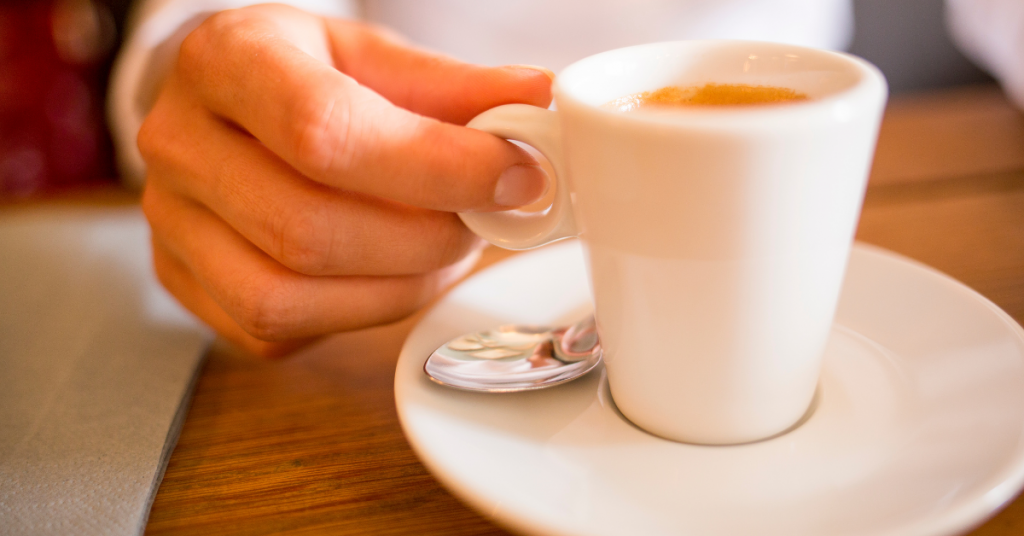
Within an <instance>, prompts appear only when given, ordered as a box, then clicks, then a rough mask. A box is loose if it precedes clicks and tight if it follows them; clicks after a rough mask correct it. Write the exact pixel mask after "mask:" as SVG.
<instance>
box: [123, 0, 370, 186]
mask: <svg viewBox="0 0 1024 536" xmlns="http://www.w3.org/2000/svg"><path fill="white" fill-rule="evenodd" d="M277 1H278V2H279V3H284V4H288V5H291V6H295V7H297V8H300V9H304V10H306V11H309V12H312V13H319V14H321V15H327V16H333V17H347V18H353V17H355V16H356V15H357V12H358V10H357V3H356V0H277ZM258 3H260V2H259V1H257V0H146V1H143V2H141V3H140V5H138V6H136V10H135V11H134V12H133V13H132V17H131V18H130V20H129V23H128V28H127V30H126V36H127V38H126V39H125V41H124V45H123V46H122V47H121V51H120V53H119V55H118V58H117V61H116V62H115V63H114V68H113V71H112V73H111V77H110V91H109V94H108V98H107V115H108V122H109V124H110V130H111V135H112V137H113V141H114V147H115V149H116V153H117V160H118V168H119V170H120V173H121V177H122V181H124V182H125V184H127V185H129V186H133V187H141V185H142V182H143V178H144V175H145V163H144V162H143V161H142V156H141V155H140V154H139V150H138V147H137V145H136V142H135V138H136V136H137V135H138V132H139V128H140V127H141V126H142V121H143V119H144V118H145V117H146V114H147V113H149V109H150V108H151V107H152V105H153V101H154V100H155V99H156V91H157V89H158V88H157V83H158V82H159V80H162V79H163V76H164V74H165V73H166V72H167V70H168V69H169V68H170V65H171V63H172V62H173V61H174V58H175V56H176V55H177V50H178V47H179V46H181V42H182V41H183V40H184V39H185V36H187V35H188V34H189V33H190V32H191V31H192V30H194V29H195V28H196V27H197V26H199V25H200V24H201V23H202V22H203V21H204V20H206V18H207V17H209V16H210V15H212V14H213V13H216V12H218V11H223V10H225V9H233V8H238V7H243V6H246V5H252V4H258Z"/></svg>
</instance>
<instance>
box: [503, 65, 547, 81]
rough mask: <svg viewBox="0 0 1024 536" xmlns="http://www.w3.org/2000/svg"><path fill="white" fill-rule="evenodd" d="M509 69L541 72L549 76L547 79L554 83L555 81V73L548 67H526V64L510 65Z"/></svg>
mask: <svg viewBox="0 0 1024 536" xmlns="http://www.w3.org/2000/svg"><path fill="white" fill-rule="evenodd" d="M509 67H511V68H513V69H530V70H531V71H540V72H542V73H544V74H545V75H547V77H548V78H550V79H551V81H552V82H553V81H554V80H555V73H554V72H553V71H552V70H551V69H548V68H547V67H541V66H539V65H526V64H519V65H509Z"/></svg>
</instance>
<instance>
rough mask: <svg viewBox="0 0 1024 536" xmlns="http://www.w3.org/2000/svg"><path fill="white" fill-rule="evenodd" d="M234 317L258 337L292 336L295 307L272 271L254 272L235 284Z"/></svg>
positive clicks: (289, 337) (287, 337)
mask: <svg viewBox="0 0 1024 536" xmlns="http://www.w3.org/2000/svg"><path fill="white" fill-rule="evenodd" d="M236 300H237V302H236V303H235V311H234V313H235V314H234V315H233V316H234V317H235V321H236V322H237V323H238V325H239V326H240V327H241V328H242V329H243V330H245V332H246V333H248V334H249V335H252V336H253V337H254V338H256V339H259V340H261V341H283V340H288V339H292V338H294V336H293V333H294V332H295V329H296V322H295V310H294V307H293V303H292V300H291V298H290V296H289V295H288V292H287V285H286V284H284V282H283V281H281V279H280V278H276V277H274V276H272V275H254V276H251V277H249V278H247V279H245V280H244V281H243V282H242V283H241V284H240V285H239V288H238V294H237V296H236Z"/></svg>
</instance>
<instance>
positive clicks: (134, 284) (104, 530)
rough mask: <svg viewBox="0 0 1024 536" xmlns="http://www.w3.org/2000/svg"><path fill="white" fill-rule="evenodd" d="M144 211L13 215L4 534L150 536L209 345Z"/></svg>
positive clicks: (1, 265)
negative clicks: (162, 269) (171, 291)
mask: <svg viewBox="0 0 1024 536" xmlns="http://www.w3.org/2000/svg"><path fill="white" fill-rule="evenodd" d="M149 247H150V246H149V234H148V229H147V227H146V224H145V221H144V220H143V218H142V215H141V213H140V211H139V210H138V208H136V207H118V208H109V207H103V208H68V207H44V208H29V209H15V210H11V211H9V212H8V213H4V214H0V532H2V533H3V534H33V535H37V534H62V535H63V534H82V535H87V534H141V533H142V531H143V529H144V528H145V525H146V518H147V516H148V514H149V507H150V505H151V504H152V501H153V497H154V495H155V494H156V489H157V487H158V486H159V484H160V479H161V478H162V476H163V471H164V468H165V466H166V464H167V459H168V457H169V456H170V453H171V451H172V450H173V448H174V444H175V442H176V441H177V437H178V432H179V430H180V428H181V424H182V421H183V420H184V415H185V413H186V411H187V408H188V402H189V399H190V396H191V390H192V386H193V383H194V380H195V377H196V374H197V371H198V369H199V365H200V363H201V360H202V357H203V354H204V351H205V349H206V347H207V345H208V343H209V341H210V333H209V332H208V331H207V330H206V329H205V328H204V327H202V325H201V324H200V323H199V322H198V321H196V320H195V319H194V318H193V317H192V316H191V315H189V314H188V313H187V312H186V311H184V310H183V309H182V308H181V307H180V306H178V304H177V303H176V302H175V301H174V300H173V299H172V298H171V297H170V296H169V295H168V294H167V293H166V292H165V291H164V290H163V289H162V288H161V287H160V285H159V283H157V281H156V280H155V278H154V275H153V270H152V267H151V263H150V249H149Z"/></svg>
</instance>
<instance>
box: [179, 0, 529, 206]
mask: <svg viewBox="0 0 1024 536" xmlns="http://www.w3.org/2000/svg"><path fill="white" fill-rule="evenodd" d="M279 7H280V9H285V8H284V7H282V6H279ZM275 24H277V23H275V22H273V21H268V20H263V19H257V20H253V19H252V17H248V16H246V12H241V11H227V12H221V13H218V14H217V15H215V16H213V17H211V18H210V19H208V20H207V22H206V23H204V24H203V25H202V26H201V27H200V28H199V29H197V30H196V31H195V32H193V33H192V34H190V35H189V37H188V38H187V39H186V40H185V42H184V43H183V44H182V47H181V53H180V56H179V61H178V64H177V65H178V67H177V72H178V74H179V75H180V76H181V77H182V80H183V83H184V84H186V85H187V86H188V87H190V88H194V89H195V91H196V92H197V94H198V95H199V98H200V100H201V101H202V103H203V104H204V105H206V106H207V107H208V108H209V109H211V110H212V111H213V112H214V113H216V114H217V115H219V116H221V117H225V118H227V119H229V120H231V121H233V122H235V123H237V124H239V125H240V126H241V127H242V128H244V129H245V130H246V131H248V132H249V133H251V134H252V135H254V136H255V137H256V138H258V139H259V140H260V141H261V142H262V143H263V144H264V145H266V146H267V147H268V148H269V149H270V150H271V151H272V152H274V153H275V154H277V155H279V156H280V157H281V158H283V159H284V160H285V161H286V162H287V163H288V164H290V165H291V166H292V167H294V168H296V169H297V170H298V171H299V172H301V173H302V174H303V175H305V176H307V177H310V178H312V179H314V180H316V181H318V182H321V183H323V184H326V185H329V186H333V187H338V188H343V189H346V190H354V191H358V192H361V193H365V194H370V195H375V196H379V197H385V198H389V199H392V200H396V201H400V202H403V203H408V204H412V205H416V206H419V207H423V208H430V209H435V210H445V211H449V212H459V211H468V210H498V209H501V208H507V207H511V206H519V205H524V204H527V203H529V202H531V201H533V200H535V199H537V198H539V197H540V196H541V195H542V194H543V192H544V190H545V185H546V177H545V176H544V174H543V172H542V171H541V170H540V168H539V167H538V166H537V165H536V162H535V161H534V160H533V159H532V158H531V157H530V156H529V155H528V154H526V153H525V152H524V151H522V150H520V149H518V148H517V147H515V146H514V145H512V144H511V143H509V142H506V141H504V140H501V139H499V138H497V137H495V136H492V135H490V134H485V133H483V132H479V131H476V130H472V129H467V128H464V127H459V126H455V125H451V124H448V123H443V122H441V121H437V120H435V119H431V118H427V117H424V116H421V115H418V114H414V113H412V112H410V111H408V110H404V109H402V108H398V107H396V106H394V105H393V104H392V103H390V102H388V101H387V100H386V99H385V98H383V97H381V96H380V95H379V94H377V93H375V92H374V91H372V90H370V89H368V88H366V87H364V86H361V85H359V84H358V83H357V82H356V81H355V80H354V79H353V78H351V77H349V76H347V75H345V74H343V73H341V72H339V71H338V70H336V69H334V68H333V67H332V66H330V65H327V64H325V63H323V62H322V61H319V60H317V59H315V58H314V57H312V56H310V55H309V54H307V53H306V52H303V51H302V50H300V49H299V48H297V47H296V46H294V45H293V44H292V43H290V42H288V41H287V40H285V39H284V38H282V37H281V36H280V35H279V34H278V33H275V32H276V27H275ZM306 24H307V25H308V26H309V28H308V31H310V32H313V31H317V30H318V29H319V31H323V30H322V26H319V24H320V22H319V21H318V20H317V19H313V18H310V20H309V21H306Z"/></svg>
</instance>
